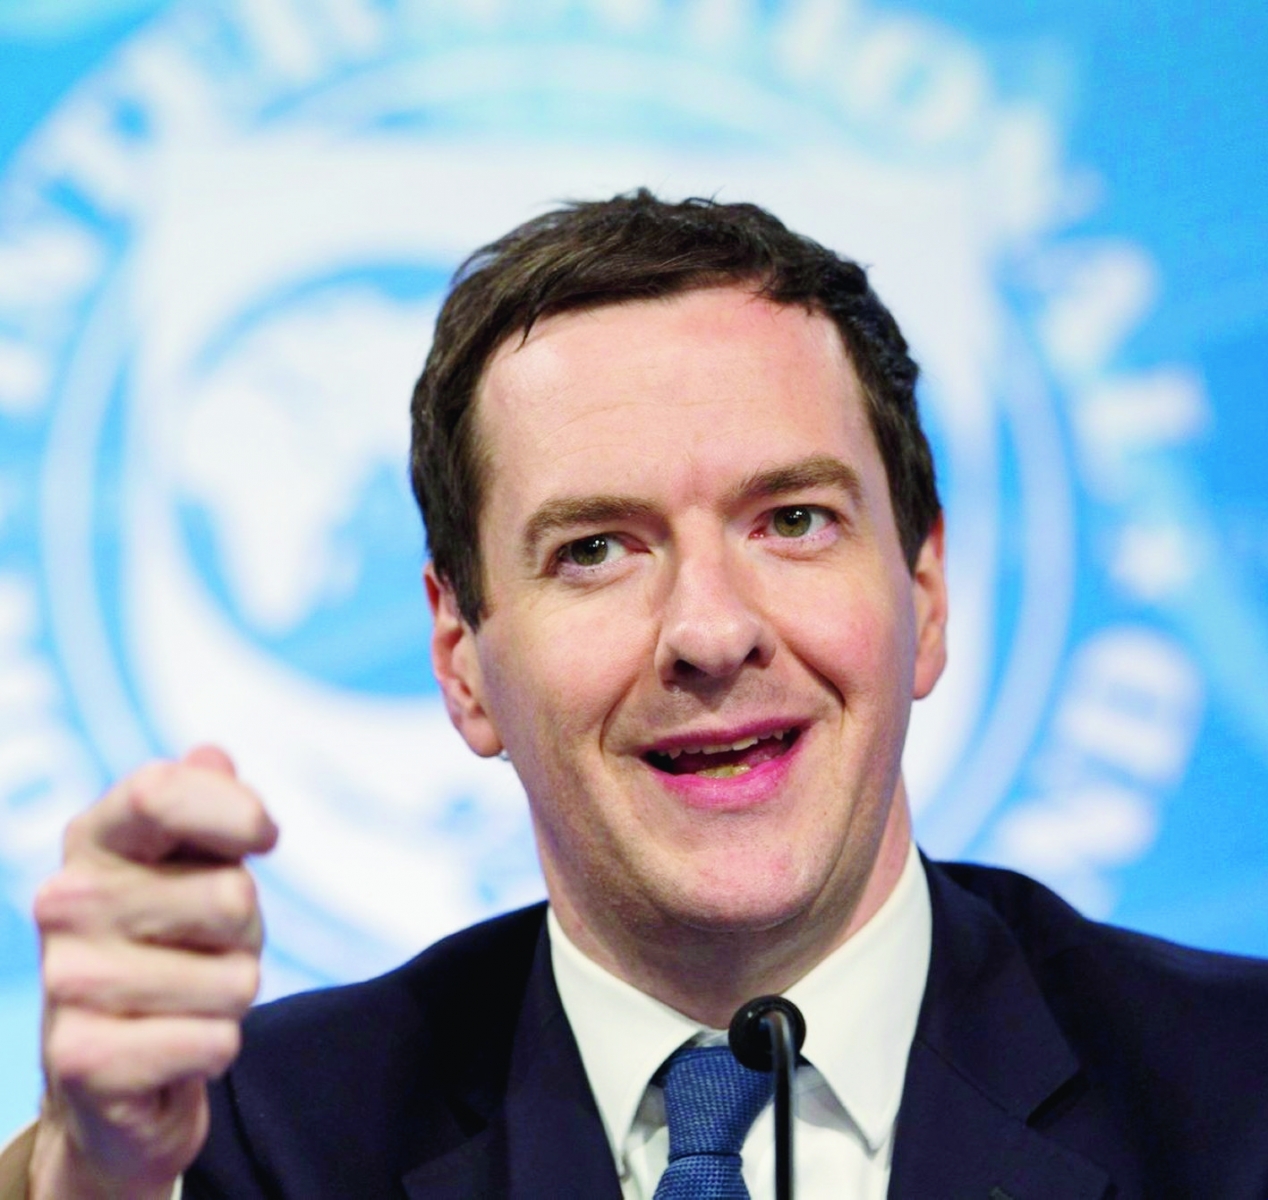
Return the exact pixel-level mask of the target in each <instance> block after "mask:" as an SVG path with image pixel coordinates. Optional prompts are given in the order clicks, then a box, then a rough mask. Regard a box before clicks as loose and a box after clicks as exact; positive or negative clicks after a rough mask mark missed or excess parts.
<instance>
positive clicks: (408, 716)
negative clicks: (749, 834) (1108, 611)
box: [0, 0, 1205, 992]
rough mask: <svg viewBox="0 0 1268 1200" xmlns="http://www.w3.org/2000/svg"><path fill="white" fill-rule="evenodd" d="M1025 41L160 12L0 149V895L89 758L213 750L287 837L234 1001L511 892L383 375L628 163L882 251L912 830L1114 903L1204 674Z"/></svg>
mask: <svg viewBox="0 0 1268 1200" xmlns="http://www.w3.org/2000/svg"><path fill="white" fill-rule="evenodd" d="M1041 74H1042V73H1037V76H1036V81H1034V82H1033V84H1030V85H1027V87H1021V88H1019V87H1018V84H1017V80H1016V79H1014V80H1013V86H1012V90H1011V91H1010V93H1009V95H1008V97H1004V96H1003V95H1001V94H1000V93H999V91H998V90H997V88H996V85H995V82H994V75H993V69H992V64H991V62H990V61H989V60H988V58H987V57H986V56H985V54H984V52H983V51H981V50H980V49H978V48H976V47H974V46H973V45H971V44H969V43H967V42H965V41H964V40H963V39H961V38H959V37H957V36H956V35H954V34H953V33H951V32H949V31H948V30H946V29H945V28H943V27H940V26H938V25H936V24H934V23H932V22H929V21H925V20H921V19H916V18H912V17H909V16H897V15H895V14H893V13H891V12H888V11H887V10H884V9H882V8H879V7H877V8H872V7H867V6H864V5H861V4H842V3H837V2H835V0H834V2H831V3H829V2H826V0H825V2H822V3H820V2H818V0H803V2H800V3H786V4H768V5H762V6H752V5H745V4H740V3H735V4H730V3H725V2H719V3H705V2H701V3H693V4H680V3H670V2H669V0H626V2H624V3H620V4H613V3H601V2H599V0H593V2H592V3H591V2H582V0H578V2H577V3H575V4H572V5H568V6H561V5H556V4H549V3H540V4H538V3H534V2H531V0H529V2H521V3H517V4H514V5H512V4H503V3H500V2H497V0H494V2H493V3H481V4H469V5H449V4H435V3H427V2H425V0H412V2H411V0H403V2H402V3H400V4H396V5H393V6H390V7H388V6H382V5H380V4H377V3H370V2H369V0H365V2H360V0H345V2H343V3H340V4H329V3H320V4H319V3H315V2H314V3H311V4H305V3H302V2H301V0H270V2H269V3H259V4H256V3H252V4H250V5H247V4H230V3H228V2H227V0H226V2H225V3H217V2H216V0H190V2H188V3H185V4H181V5H176V6H172V7H171V8H170V9H167V10H165V14H164V15H162V16H159V17H157V18H155V19H154V20H153V21H152V22H151V23H150V24H148V25H147V26H145V27H144V28H143V30H142V32H140V33H139V34H137V35H136V36H135V37H134V38H133V39H132V40H131V41H130V42H129V43H127V44H126V45H125V46H123V48H122V49H121V50H120V51H119V52H118V53H117V54H116V56H115V57H114V59H113V60H112V61H111V62H109V63H108V64H107V65H106V66H105V67H103V68H102V69H101V70H100V71H98V72H97V73H96V74H94V75H93V76H91V77H89V78H86V79H85V80H84V81H83V82H82V83H81V85H80V86H79V87H78V88H77V89H76V90H75V91H74V92H73V93H72V94H71V95H70V96H69V97H68V99H67V100H66V101H65V102H64V104H63V105H62V106H61V108H60V109H59V110H58V111H56V112H55V113H54V114H53V115H52V117H51V118H50V119H49V120H48V121H47V122H46V124H45V125H44V126H43V127H42V128H40V129H39V130H38V131H37V132H36V134H35V135H34V136H33V137H32V138H31V139H30V141H29V143H28V144H27V145H26V146H25V148H24V149H23V151H22V153H21V154H20V155H19V156H17V157H16V158H15V160H14V161H13V164H12V166H11V169H10V170H9V172H8V174H7V176H6V177H4V178H3V179H2V180H0V424H2V425H3V429H4V433H3V440H2V443H0V444H2V445H3V454H2V456H0V517H2V519H3V525H0V536H3V538H4V539H5V540H4V557H3V568H2V569H0V870H2V871H3V881H4V896H3V903H4V904H5V905H7V906H9V909H10V911H11V912H13V913H17V912H19V911H22V910H24V909H25V908H26V905H27V904H28V902H29V896H30V893H31V891H32V889H33V887H34V886H35V882H36V881H37V880H38V879H39V878H40V877H41V876H42V875H43V874H44V873H45V872H46V871H47V870H49V869H50V867H51V865H52V862H53V859H54V856H55V853H56V841H57V836H58V831H59V830H60V828H61V826H62V825H63V823H64V822H65V820H66V818H67V817H68V816H69V815H70V814H71V813H72V812H73V811H74V810H76V809H77V808H79V807H80V806H82V805H83V804H84V803H85V802H86V801H88V800H89V799H90V798H91V797H93V796H94V795H95V794H96V793H97V792H98V791H99V789H100V788H101V787H103V786H104V785H105V783H106V781H107V780H108V779H110V778H112V777H114V776H115V775H117V774H119V773H120V772H122V771H125V770H127V769H129V768H131V767H132V766H134V765H135V764H136V763H137V762H138V761H140V760H142V759H144V758H146V757H149V756H151V755H154V754H168V753H173V752H176V751H179V750H181V749H182V748H184V747H186V746H188V745H189V744H191V743H192V742H195V741H201V740H209V739H214V740H219V741H221V742H223V744H224V745H226V746H227V747H228V748H229V749H230V750H231V751H232V752H233V753H234V755H235V756H236V757H237V759H238V760H239V764H240V767H241V769H242V771H243V773H244V775H245V776H246V777H247V778H248V779H249V780H250V781H251V782H252V783H253V784H254V785H255V786H256V787H257V788H258V789H259V790H260V791H261V792H262V794H263V795H264V796H266V797H267V799H268V802H269V804H270V806H271V807H272V809H273V810H274V812H275V814H276V816H277V817H278V819H279V821H280V823H281V825H282V828H283V830H284V838H283V842H282V844H281V846H280V847H279V850H278V852H277V853H276V854H275V855H274V856H272V857H271V858H270V859H269V860H268V861H267V862H265V863H262V864H261V865H260V872H259V873H260V880H261V885H262V892H263V897H264V904H265V909H266V914H267V917H268V920H269V922H270V932H271V941H270V952H269V959H268V962H267V972H268V975H267V978H268V987H269V990H271V991H273V992H277V991H280V990H285V989H288V988H291V987H295V986H300V985H304V984H308V983H313V982H320V981H323V980H326V979H330V978H337V977H343V976H348V975H352V974H357V973H365V972H368V971H372V970H375V969H378V968H381V967H384V966H386V965H388V964H389V963H391V962H393V961H395V960H396V959H398V958H399V957H401V956H402V955H403V954H405V953H408V952H410V951H411V950H413V949H416V948H417V947H419V946H420V945H422V944H423V943H424V942H426V941H428V940H430V939H432V938H433V937H435V936H437V935H439V934H441V933H443V932H445V931H447V930H449V929H452V928H454V927H456V926H458V925H460V924H463V923H465V922H467V921H470V920H472V919H475V918H477V917H479V916H481V915H483V914H485V913H487V912H489V911H492V910H494V909H500V908H505V907H509V906H511V905H513V904H516V903H518V902H520V901H522V900H525V899H528V898H530V897H532V896H535V895H537V894H539V892H540V882H539V880H538V877H537V874H536V868H535V866H534V863H533V854H532V844H531V836H530V832H529V829H528V824H527V818H526V815H525V812H524V806H523V800H522V796H521V795H520V792H519V788H518V784H517V783H516V781H515V779H514V776H513V774H512V773H511V772H510V770H509V768H507V767H506V766H504V765H503V764H499V763H491V764H490V763H483V762H479V761H477V760H475V759H474V758H473V757H472V756H471V755H469V754H468V753H467V752H466V751H465V749H463V748H462V747H461V745H460V743H459V742H458V740H457V738H456V736H455V735H454V734H453V733H452V732H451V730H450V728H449V724H448V721H447V719H446V717H445V715H444V713H443V710H442V708H441V706H440V703H439V700H438V698H437V696H436V694H435V692H434V689H433V687H432V685H431V683H430V682H429V677H428V669H427V665H426V653H425V651H426V642H427V634H428V630H427V625H426V617H425V612H424V606H423V601H422V596H421V589H420V586H419V581H418V575H419V569H420V567H421V564H422V560H423V553H424V551H423V545H422V538H421V534H420V531H419V530H418V528H417V521H416V518H415V516H414V515H413V513H412V511H411V506H410V503H409V499H408V495H407V489H406V486H405V465H404V458H405V447H406V445H407V440H408V428H407V417H406V410H407V401H408V395H409V390H410V387H411V385H412V381H413V378H414V376H415V375H416V374H417V371H418V368H419V366H420V364H421V362H422V359H423V356H424V354H425V352H426V349H427V344H426V339H427V336H428V330H429V326H430V322H431V319H432V317H433V315H434V312H435V308H436V305H437V304H438V302H439V298H440V296H441V295H442V293H443V289H444V286H445V282H446V279H447V276H448V274H449V272H450V271H451V270H452V268H453V267H454V266H455V265H456V263H457V261H458V260H459V258H460V257H461V256H462V254H464V253H465V252H466V251H468V250H469V249H471V248H473V247H474V246H476V245H478V244H480V243H482V242H484V241H486V240H488V239H489V238H491V237H493V236H496V235H497V234H499V233H501V232H503V231H504V230H505V229H506V228H508V227H510V226H511V225H512V224H514V223H516V222H518V221H520V220H522V219H524V218H525V217H527V216H529V215H532V214H533V213H535V212H538V211H541V210H542V208H544V207H546V206H548V205H550V204H553V203H554V202H556V201H558V200H561V199H565V198H569V197H576V196H596V195H603V194H610V193H612V192H615V191H618V190H624V189H628V188H631V187H634V186H637V185H640V184H648V185H650V186H652V187H654V188H656V189H658V190H659V191H661V192H663V193H664V194H666V195H670V196H673V195H687V194H709V195H718V196H720V197H722V198H724V199H753V200H757V201H758V202H761V203H764V204H767V205H769V206H770V207H772V208H773V209H774V210H775V211H776V212H777V213H779V214H780V215H781V216H782V217H784V218H785V219H786V220H787V221H788V222H789V223H790V224H791V225H792V226H793V227H795V228H798V229H802V230H805V231H807V232H809V233H811V234H812V235H814V236H816V237H818V238H819V239H820V240H822V241H824V242H827V243H829V244H831V245H833V246H836V247H839V248H841V249H842V250H843V251H845V252H847V253H851V254H855V255H857V256H860V257H861V258H862V259H863V260H864V261H866V262H870V263H874V264H875V270H874V278H875V281H876V283H877V286H878V288H879V289H880V291H881V292H882V294H883V295H885V296H886V297H887V299H888V300H889V301H890V303H891V304H892V305H893V307H894V308H895V309H896V311H897V313H898V315H899V318H900V320H901V321H902V323H903V325H904V327H905V328H906V329H907V330H908V332H909V334H910V336H911V337H912V340H913V342H914V344H915V346H916V349H917V352H918V356H919V357H920V359H921V361H922V363H923V365H924V368H925V372H926V382H925V385H924V386H925V390H924V393H923V403H924V407H925V412H926V417H927V422H928V424H929V427H930V430H931V433H932V436H933V438H934V441H935V444H936V449H937V453H938V459H939V465H940V471H941V477H942V482H943V487H944V492H945V498H946V501H947V505H948V509H949V527H950V530H951V540H950V551H949V553H950V561H951V573H952V588H953V612H954V615H953V625H952V630H951V639H952V645H953V648H954V654H953V665H952V667H951V669H950V671H949V673H948V675H947V677H946V678H945V680H944V681H943V683H942V684H941V686H940V687H939V689H938V691H937V693H935V696H934V697H933V698H932V699H931V700H930V701H928V702H927V704H926V705H924V706H921V708H920V710H919V711H918V712H917V714H916V716H915V727H914V730H913V735H912V740H911V744H910V747H909V754H908V760H907V769H908V774H909V779H910V782H911V784H912V791H913V793H914V796H915V802H916V805H917V810H918V812H917V821H918V826H919V828H920V830H921V834H922V839H923V841H924V844H925V845H926V846H927V848H928V849H930V850H931V851H932V852H934V853H935V854H964V853H972V854H975V855H977V856H979V857H988V858H996V859H1004V860H1007V861H1010V862H1013V863H1016V864H1018V865H1021V866H1023V867H1025V868H1028V869H1030V870H1032V871H1034V872H1035V873H1037V874H1039V875H1041V876H1043V877H1045V878H1047V879H1049V880H1050V881H1052V882H1054V883H1055V884H1056V885H1057V886H1059V887H1061V888H1062V889H1063V890H1065V891H1066V893H1067V894H1068V895H1071V896H1072V898H1074V899H1075V900H1076V901H1077V902H1081V903H1082V904H1084V905H1085V906H1087V907H1089V908H1091V909H1093V910H1094V911H1099V912H1108V911H1109V910H1110V909H1111V908H1112V906H1113V902H1114V896H1115V887H1116V879H1117V873H1118V872H1119V871H1120V870H1121V869H1122V868H1123V867H1125V866H1127V865H1129V864H1131V863H1132V862H1134V861H1136V860H1137V859H1139V858H1140V857H1141V856H1142V855H1144V854H1145V853H1146V852H1147V851H1148V849H1149V847H1150V845H1151V843H1152V841H1153V839H1154V837H1155V835H1156V832H1157V827H1158V821H1159V805H1160V801H1161V800H1162V799H1163V798H1164V797H1165V796H1166V795H1167V794H1168V793H1169V792H1170V791H1171V790H1172V789H1173V788H1174V787H1175V786H1176V784H1177V783H1178V782H1179V780H1180V779H1181V777H1182V775H1183V773H1184V771H1185V768H1186V766H1187V763H1188V758H1189V754H1190V751H1191V747H1192V743H1193V738H1194V736H1195V733H1196V730H1197V726H1198V722H1199V720H1200V715H1201V710H1202V704H1203V698H1202V694H1201V687H1200V684H1199V676H1198V673H1197V671H1196V669H1195V667H1194V665H1193V663H1192V662H1191V661H1190V659H1189V657H1188V656H1187V654H1186V652H1185V651H1183V650H1182V649H1181V648H1180V647H1179V645H1178V644H1176V643H1175V642H1174V641H1173V640H1172V639H1171V638H1169V637H1168V636H1166V635H1164V634H1163V633H1162V632H1160V626H1159V624H1158V623H1157V622H1156V621H1153V620H1151V619H1150V615H1149V614H1150V611H1151V609H1150V605H1152V604H1155V603H1157V602H1158V601H1159V600H1160V598H1163V597H1165V596H1167V595H1169V594H1171V592H1173V591H1174V590H1175V589H1177V588H1183V587H1186V586H1188V585H1189V582H1190V572H1191V570H1192V566H1191V564H1192V563H1193V562H1194V561H1200V550H1201V547H1200V546H1198V547H1197V548H1196V551H1197V552H1198V553H1197V554H1196V555H1195V547H1194V545H1193V538H1194V537H1195V536H1196V535H1194V534H1193V532H1192V529H1191V528H1190V526H1188V525H1186V524H1185V523H1184V522H1182V521H1181V520H1180V519H1179V516H1178V514H1177V512H1175V511H1173V510H1172V508H1171V507H1168V505H1169V504H1170V501H1169V493H1168V492H1167V491H1166V489H1165V488H1164V489H1161V490H1159V489H1157V488H1155V489H1152V490H1148V489H1147V494H1148V503H1147V512H1145V513H1144V514H1143V515H1142V511H1141V509H1140V506H1139V504H1138V501H1139V498H1140V496H1142V495H1145V494H1146V493H1144V492H1140V491H1138V490H1137V491H1133V490H1132V485H1131V482H1130V481H1131V480H1133V479H1136V480H1139V479H1141V478H1144V477H1146V476H1148V477H1149V478H1153V476H1150V475H1149V473H1150V472H1155V473H1156V472H1157V471H1158V470H1160V469H1161V468H1160V467H1159V464H1165V465H1166V468H1167V470H1168V471H1171V472H1173V473H1174V472H1175V471H1182V469H1183V463H1182V462H1181V460H1180V452H1181V451H1182V449H1183V447H1184V444H1185V442H1186V440H1187V439H1189V438H1191V437H1193V436H1194V434H1195V433H1197V432H1198V431H1199V430H1200V428H1201V424H1202V421H1203V419H1204V412H1205V408H1204V398H1203V394H1202V391H1201V388H1200V387H1199V385H1198V384H1197V383H1196V382H1195V381H1194V379H1193V378H1191V377H1190V376H1189V375H1188V374H1187V373H1186V372H1185V371H1184V370H1183V369H1172V368H1165V369H1158V370H1155V371H1153V372H1151V373H1148V374H1134V375H1124V374H1120V373H1116V372H1115V371H1114V369H1113V364H1114V362H1115V354H1116V350H1117V348H1118V346H1119V344H1120V343H1121V341H1122V339H1123V338H1124V337H1125V336H1126V335H1127V334H1128V333H1129V332H1130V331H1131V330H1132V328H1133V327H1134V325H1135V324H1136V322H1138V321H1139V320H1140V319H1141V317H1142V316H1143V314H1144V313H1145V312H1146V311H1147V308H1148V306H1149V302H1150V296H1151V290H1152V288H1153V283H1154V281H1153V275H1152V271H1151V266H1150V263H1149V260H1148V259H1147V258H1146V257H1145V256H1144V255H1143V254H1142V253H1141V252H1140V251H1139V250H1138V249H1137V248H1135V247H1134V246H1131V245H1129V244H1124V243H1112V244H1110V243H1100V242H1083V243H1080V242H1069V243H1065V244H1063V245H1062V246H1061V247H1060V248H1058V247H1057V234H1058V233H1060V232H1061V231H1062V230H1063V229H1064V228H1065V227H1066V226H1067V225H1068V224H1069V223H1070V222H1072V221H1074V220H1076V219H1078V218H1079V217H1080V216H1081V215H1084V214H1085V213H1086V212H1087V211H1088V210H1089V207H1090V206H1091V205H1094V204H1095V201H1096V197H1095V190H1094V188H1092V187H1091V186H1090V185H1089V183H1088V181H1087V180H1086V179H1085V178H1083V177H1082V176H1081V175H1080V174H1079V173H1078V172H1077V171H1074V170H1072V169H1071V168H1069V167H1068V166H1067V164H1066V163H1065V162H1064V161H1063V157H1062V150H1061V140H1060V123H1059V119H1058V110H1057V107H1056V104H1055V101H1054V100H1053V99H1052V98H1051V97H1049V96H1048V95H1046V94H1045V92H1044V90H1043V88H1042V87H1041V86H1040V84H1039V82H1038V79H1039V78H1040V77H1041ZM1023 82H1025V81H1023ZM1133 473H1134V474H1133ZM1125 480H1126V481H1128V482H1127V484H1126V485H1125V484H1124V481H1125ZM1125 486H1126V491H1125V490H1124V487H1125ZM1146 518H1147V519H1146ZM1089 527H1094V528H1095V529H1096V537H1095V539H1090V538H1089V537H1088V536H1087V530H1088V528H1089ZM1089 587H1091V588H1104V589H1109V590H1110V591H1112V592H1113V593H1114V595H1115V596H1117V597H1118V598H1119V601H1120V602H1119V604H1118V612H1119V613H1120V614H1125V615H1121V616H1120V617H1119V618H1117V619H1115V620H1114V621H1113V622H1112V623H1110V622H1108V621H1107V620H1103V619H1100V618H1094V619H1089V618H1088V616H1087V615H1086V613H1084V612H1082V611H1081V610H1080V608H1079V606H1078V605H1077V604H1076V597H1077V596H1078V595H1079V594H1080V588H1084V589H1086V588H1089Z"/></svg>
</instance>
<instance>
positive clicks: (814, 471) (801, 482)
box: [730, 454, 863, 505]
mask: <svg viewBox="0 0 1268 1200" xmlns="http://www.w3.org/2000/svg"><path fill="white" fill-rule="evenodd" d="M811 488H837V489H838V490H840V491H842V492H844V493H845V494H846V495H847V496H848V497H849V498H850V500H851V501H852V502H853V503H854V504H858V505H861V504H862V503H863V480H862V479H861V478H860V477H859V473H858V472H857V471H856V470H855V469H854V468H853V467H851V466H847V465H846V464H845V463H843V462H842V461H841V460H840V459H839V458H833V457H832V456H831V455H830V454H814V455H811V456H810V457H809V458H803V459H801V460H800V461H798V462H794V463H787V464H785V465H783V466H778V467H770V468H769V469H767V470H765V471H757V472H755V473H754V474H752V475H750V476H748V477H747V478H746V479H743V480H741V481H740V483H739V484H738V486H736V488H735V489H734V490H733V491H732V493H731V496H730V499H731V501H732V502H733V503H737V502H740V501H744V500H752V499H757V498H760V497H772V498H774V497H778V496H786V495H788V494H789V493H791V492H801V491H806V490H808V489H811Z"/></svg>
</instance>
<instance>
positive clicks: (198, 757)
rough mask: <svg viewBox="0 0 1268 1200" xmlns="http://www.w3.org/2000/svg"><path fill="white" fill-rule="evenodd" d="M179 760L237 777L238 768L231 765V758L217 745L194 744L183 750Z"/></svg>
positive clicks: (232, 777) (231, 777)
mask: <svg viewBox="0 0 1268 1200" xmlns="http://www.w3.org/2000/svg"><path fill="white" fill-rule="evenodd" d="M181 762H183V763H185V764H186V765H187V766H191V767H203V768H205V769H206V770H208V771H218V772H219V773H220V774H221V775H228V776H229V778H230V779H237V777H238V768H237V767H235V766H234V765H233V759H231V758H230V757H229V756H228V754H226V753H225V752H224V751H223V750H222V749H221V748H220V747H219V746H211V745H203V746H195V747H194V748H193V749H192V750H187V751H186V752H185V755H184V757H183V758H182V759H181Z"/></svg>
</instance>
